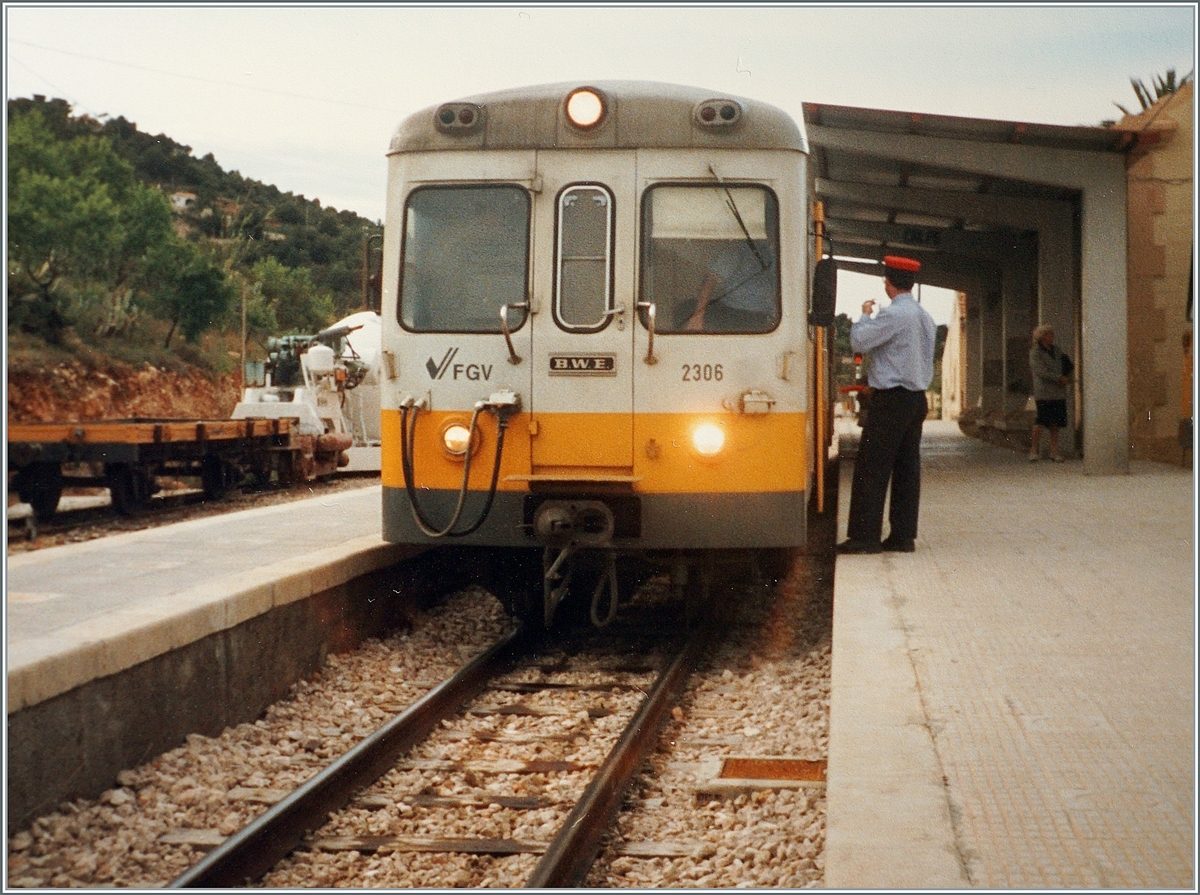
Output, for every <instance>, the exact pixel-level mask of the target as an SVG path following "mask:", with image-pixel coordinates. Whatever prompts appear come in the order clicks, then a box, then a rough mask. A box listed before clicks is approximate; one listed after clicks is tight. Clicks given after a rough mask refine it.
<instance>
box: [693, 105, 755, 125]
mask: <svg viewBox="0 0 1200 895" xmlns="http://www.w3.org/2000/svg"><path fill="white" fill-rule="evenodd" d="M743 111H744V110H743V109H742V104H741V103H739V102H738V101H737V100H733V99H710V100H705V101H704V102H702V103H700V104H699V105H698V106H696V108H695V110H694V112H693V114H694V115H695V119H696V123H697V124H699V125H701V126H702V127H733V126H734V125H735V124H737V123H738V122H739V121H741V120H742V113H743Z"/></svg>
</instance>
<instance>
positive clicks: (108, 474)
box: [104, 463, 153, 516]
mask: <svg viewBox="0 0 1200 895" xmlns="http://www.w3.org/2000/svg"><path fill="white" fill-rule="evenodd" d="M104 476H105V478H106V479H108V490H109V493H110V494H111V495H112V504H113V507H114V508H116V511H117V512H118V513H120V514H121V515H122V516H136V515H138V514H139V513H140V512H141V511H142V510H143V509H145V508H146V503H147V501H149V500H150V494H151V493H152V492H153V483H152V482H151V480H150V476H149V475H148V474H147V473H146V472H145V471H143V470H142V469H141V467H139V466H136V465H134V464H132V463H111V464H109V465H108V466H106V467H105V468H104Z"/></svg>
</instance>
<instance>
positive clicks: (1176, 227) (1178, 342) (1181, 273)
mask: <svg viewBox="0 0 1200 895" xmlns="http://www.w3.org/2000/svg"><path fill="white" fill-rule="evenodd" d="M1193 89H1194V85H1193V84H1190V83H1189V84H1186V85H1184V86H1183V87H1182V88H1180V89H1179V90H1178V91H1176V92H1175V93H1172V94H1169V95H1168V96H1166V97H1164V98H1163V99H1161V100H1159V101H1158V102H1157V103H1155V105H1153V106H1152V107H1150V108H1149V109H1147V110H1146V111H1144V112H1142V113H1141V114H1139V115H1133V116H1127V117H1126V118H1124V119H1122V120H1121V121H1119V122H1117V124H1116V125H1115V126H1116V128H1117V129H1120V130H1126V131H1130V132H1136V133H1139V134H1140V135H1143V136H1141V137H1140V138H1139V141H1138V145H1137V146H1136V148H1134V150H1133V151H1132V152H1131V153H1130V155H1129V157H1128V161H1127V164H1126V168H1127V172H1128V191H1127V196H1128V199H1127V202H1128V227H1129V230H1128V233H1129V236H1128V239H1129V264H1128V286H1129V305H1128V308H1129V310H1128V314H1129V342H1128V345H1129V347H1128V352H1129V354H1128V360H1129V437H1130V459H1132V460H1155V461H1159V462H1164V463H1174V464H1178V465H1184V466H1190V465H1191V462H1192V452H1191V449H1190V432H1191V424H1190V418H1191V412H1192V411H1191V388H1192V386H1191V376H1190V372H1191V369H1192V368H1191V364H1190V363H1185V356H1186V357H1189V358H1190V355H1191V351H1192V322H1191V321H1190V320H1188V314H1187V307H1188V292H1189V288H1190V286H1191V283H1190V280H1191V272H1192V264H1193V258H1192V243H1193V237H1192V233H1193V226H1194V220H1193V190H1194V184H1193V162H1194V160H1195V126H1194V113H1193V107H1194V103H1193ZM1145 135H1150V140H1147V139H1146V138H1145ZM1185 429H1186V432H1185Z"/></svg>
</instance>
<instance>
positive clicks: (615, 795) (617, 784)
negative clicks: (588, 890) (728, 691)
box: [525, 625, 709, 889]
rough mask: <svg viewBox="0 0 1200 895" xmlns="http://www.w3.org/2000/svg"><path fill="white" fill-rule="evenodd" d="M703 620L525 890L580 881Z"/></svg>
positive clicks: (700, 640)
mask: <svg viewBox="0 0 1200 895" xmlns="http://www.w3.org/2000/svg"><path fill="white" fill-rule="evenodd" d="M708 630H709V627H708V626H707V625H701V626H697V627H696V628H695V629H693V630H692V632H691V633H690V634H689V635H688V637H687V640H686V641H685V642H684V644H683V646H682V648H681V649H680V651H679V653H678V655H676V657H675V659H674V661H673V662H671V664H670V666H668V668H667V670H666V671H664V672H663V673H662V675H661V676H660V677H659V679H658V680H657V681H656V682H655V684H654V687H653V689H651V691H650V693H649V694H648V695H647V696H646V699H645V700H644V701H643V702H642V705H641V708H639V709H638V712H637V714H636V715H634V716H633V718H632V720H630V722H629V724H628V725H626V727H625V730H624V731H623V732H622V734H621V738H620V739H619V740H618V741H617V744H616V745H615V746H614V747H613V749H612V751H611V752H610V753H609V754H608V757H607V758H606V759H605V760H604V764H602V765H601V766H600V769H599V771H597V772H596V776H595V777H594V778H593V779H592V782H591V784H590V785H589V786H588V788H587V790H586V791H585V792H584V794H583V796H582V797H581V798H580V800H579V802H578V803H577V804H576V805H575V807H574V808H573V809H572V810H571V813H570V814H569V815H568V816H567V819H566V821H565V822H564V823H563V825H562V827H561V828H560V829H559V831H558V835H557V836H555V837H554V841H553V842H551V843H550V845H549V847H548V848H547V849H546V853H545V854H544V855H543V856H542V859H541V860H540V861H538V864H537V866H536V867H534V869H533V873H532V874H530V876H529V879H528V880H527V881H526V882H525V888H529V889H555V888H567V887H575V886H582V885H583V884H584V882H585V880H586V879H587V874H588V871H589V870H590V869H591V866H592V864H593V863H594V862H595V860H596V857H597V855H599V853H600V848H601V845H602V840H603V837H604V834H605V832H606V831H607V830H608V829H609V827H611V826H612V823H613V821H614V820H616V817H617V813H618V812H619V811H620V809H621V804H622V802H624V800H625V793H626V791H627V790H628V788H629V785H630V784H631V783H632V782H633V778H634V776H635V775H636V774H637V771H638V768H639V767H641V763H642V761H643V759H644V758H645V756H646V755H647V753H649V751H650V749H651V748H652V747H653V746H654V744H655V742H657V740H658V734H659V731H660V730H661V728H662V725H663V722H664V721H665V720H666V718H667V715H668V714H669V711H670V708H671V703H672V702H673V701H674V699H675V697H676V696H677V695H678V693H679V691H680V690H681V689H682V687H683V684H684V682H685V681H686V680H687V676H688V674H689V673H691V670H692V668H694V667H695V663H696V661H697V659H698V658H699V656H700V652H701V651H702V650H703V648H704V647H705V645H707V643H708Z"/></svg>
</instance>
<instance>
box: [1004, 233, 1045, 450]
mask: <svg viewBox="0 0 1200 895" xmlns="http://www.w3.org/2000/svg"><path fill="white" fill-rule="evenodd" d="M1013 248H1014V250H1013V252H1012V253H1011V254H1010V255H1009V257H1008V259H1007V261H1006V263H1005V265H1004V274H1003V277H1004V281H1003V291H1002V296H1003V309H1002V311H1001V317H1002V321H1003V326H1004V413H1005V416H1006V417H1007V418H1008V419H1009V420H1011V421H1012V422H1014V423H1015V424H1018V425H1019V426H1021V427H1023V426H1024V420H1023V419H1022V418H1020V417H1018V416H1017V415H1018V414H1021V413H1023V411H1024V409H1025V405H1026V403H1027V402H1028V400H1029V394H1030V392H1031V389H1032V385H1033V376H1032V373H1031V372H1030V369H1029V343H1030V334H1031V333H1032V331H1033V326H1034V324H1033V323H1032V322H1031V321H1032V320H1033V318H1034V317H1035V316H1036V313H1037V310H1036V306H1037V300H1036V297H1035V295H1034V285H1035V279H1036V276H1037V273H1036V269H1037V246H1036V240H1035V239H1031V238H1029V237H1025V238H1023V239H1021V240H1019V241H1018V243H1017V244H1016V245H1015V246H1014V247H1013Z"/></svg>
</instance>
